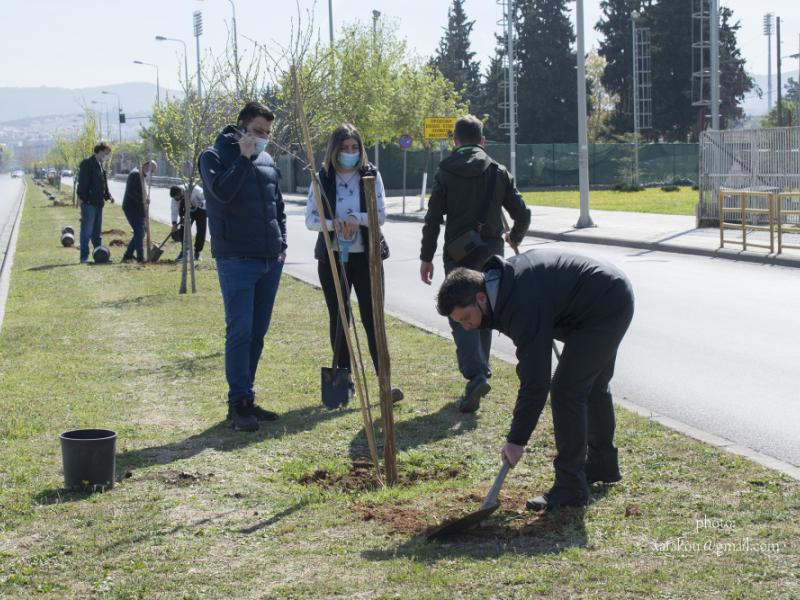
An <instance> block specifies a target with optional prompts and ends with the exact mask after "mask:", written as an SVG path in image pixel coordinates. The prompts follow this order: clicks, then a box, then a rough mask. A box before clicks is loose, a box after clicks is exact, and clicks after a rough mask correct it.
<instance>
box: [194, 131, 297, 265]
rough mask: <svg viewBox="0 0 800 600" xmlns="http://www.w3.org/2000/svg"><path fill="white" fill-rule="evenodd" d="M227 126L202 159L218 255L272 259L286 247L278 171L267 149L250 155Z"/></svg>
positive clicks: (213, 243) (213, 244)
mask: <svg viewBox="0 0 800 600" xmlns="http://www.w3.org/2000/svg"><path fill="white" fill-rule="evenodd" d="M238 135H239V134H238V130H237V129H236V128H235V127H234V126H232V125H229V126H228V127H226V128H225V129H223V130H222V132H221V133H220V134H219V135H218V136H217V140H216V142H214V145H213V146H212V147H211V148H208V149H207V150H205V151H204V152H203V153H202V154H201V155H200V159H199V167H200V176H201V178H202V180H203V190H204V192H205V196H206V210H207V212H208V221H209V226H210V229H211V254H212V256H214V257H215V258H223V257H235V256H243V257H252V258H274V257H276V256H278V255H279V254H280V253H281V252H283V251H284V250H286V214H285V213H284V206H283V196H282V195H281V191H280V188H279V187H278V180H279V179H280V176H281V174H280V171H279V170H278V167H276V166H275V161H273V160H272V157H271V156H270V155H269V154H267V153H266V152H262V153H261V154H259V155H258V156H255V157H250V158H246V157H244V156H242V155H241V152H240V151H239V145H238V143H237V140H238Z"/></svg>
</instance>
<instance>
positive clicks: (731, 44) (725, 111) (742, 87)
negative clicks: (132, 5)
mask: <svg viewBox="0 0 800 600" xmlns="http://www.w3.org/2000/svg"><path fill="white" fill-rule="evenodd" d="M720 17H721V24H720V32H719V43H720V47H719V70H720V82H719V83H720V108H719V112H720V116H721V117H722V118H723V119H724V120H725V124H726V125H727V126H731V125H733V123H734V122H735V121H738V120H740V119H742V118H743V117H744V111H743V110H742V106H741V105H742V102H743V101H744V97H745V94H747V92H750V91H751V90H753V88H754V87H755V81H754V80H753V78H752V77H750V75H748V74H747V71H745V68H744V65H745V60H744V58H742V52H741V50H739V46H738V44H737V39H736V35H737V32H738V31H739V30H740V29H741V28H742V25H741V23H740V22H739V21H736V22H735V23H733V24H731V19H732V18H733V11H732V10H731V9H730V8H728V7H727V6H722V7H720Z"/></svg>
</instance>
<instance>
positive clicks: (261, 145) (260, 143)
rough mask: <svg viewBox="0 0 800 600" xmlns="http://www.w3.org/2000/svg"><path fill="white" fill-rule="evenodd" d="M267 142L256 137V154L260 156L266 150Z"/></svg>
mask: <svg viewBox="0 0 800 600" xmlns="http://www.w3.org/2000/svg"><path fill="white" fill-rule="evenodd" d="M268 143H269V140H268V139H266V138H261V137H257V138H256V154H257V155H258V154H261V153H262V152H263V151H264V150H266V149H267V144H268Z"/></svg>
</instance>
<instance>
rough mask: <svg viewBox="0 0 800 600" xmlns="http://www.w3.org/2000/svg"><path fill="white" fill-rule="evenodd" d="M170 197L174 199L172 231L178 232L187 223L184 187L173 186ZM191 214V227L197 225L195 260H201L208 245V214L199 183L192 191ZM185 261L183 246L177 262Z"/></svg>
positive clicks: (170, 189) (172, 205)
mask: <svg viewBox="0 0 800 600" xmlns="http://www.w3.org/2000/svg"><path fill="white" fill-rule="evenodd" d="M169 197H170V198H172V202H171V203H170V209H171V214H172V231H173V232H176V231H178V228H179V227H181V228H182V227H183V226H184V223H185V219H184V217H185V213H186V193H185V191H184V189H183V187H181V186H179V185H173V186H172V187H171V188H169ZM189 205H190V209H189V214H190V221H189V226H190V227H191V226H192V225H195V224H196V227H197V233H196V235H195V238H194V260H195V261H198V260H200V253H201V252H202V251H203V248H205V245H206V220H207V213H206V196H205V194H204V193H203V188H202V186H201V185H200V184H199V183H198V185H195V186H194V189H193V190H192V195H191V196H190V197H189ZM181 244H183V236H181ZM182 259H183V246H181V251H180V252H179V253H178V256H177V257H176V258H175V262H179V261H181V260H182Z"/></svg>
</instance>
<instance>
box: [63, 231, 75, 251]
mask: <svg viewBox="0 0 800 600" xmlns="http://www.w3.org/2000/svg"><path fill="white" fill-rule="evenodd" d="M61 245H62V246H64V247H65V248H69V247H70V246H74V245H75V236H74V235H72V234H71V233H69V232H68V231H65V232H64V233H62V234H61Z"/></svg>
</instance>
